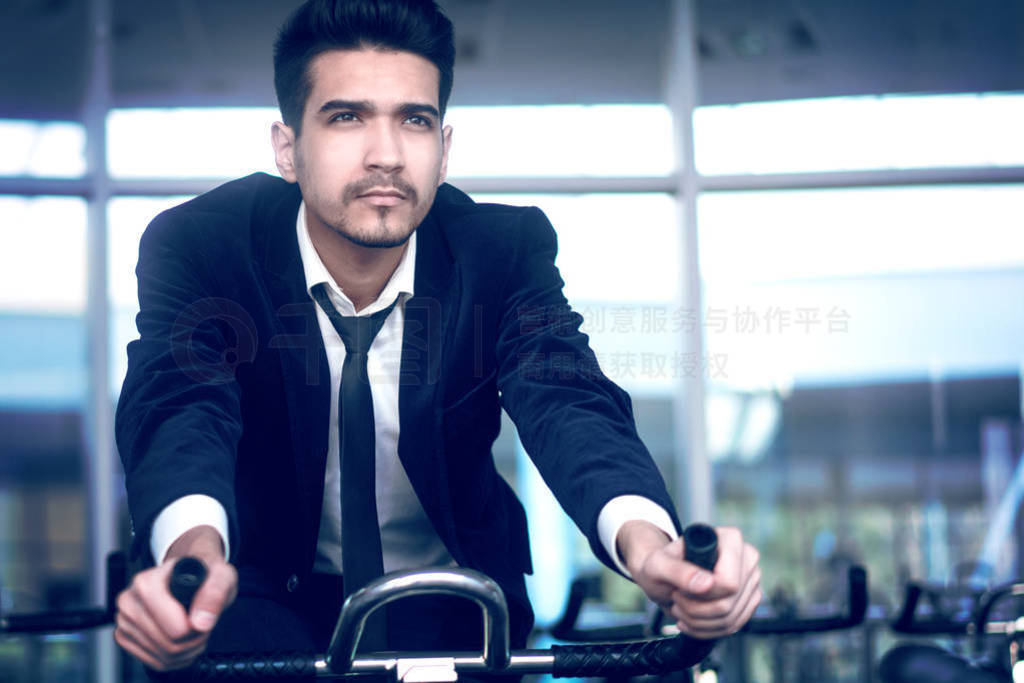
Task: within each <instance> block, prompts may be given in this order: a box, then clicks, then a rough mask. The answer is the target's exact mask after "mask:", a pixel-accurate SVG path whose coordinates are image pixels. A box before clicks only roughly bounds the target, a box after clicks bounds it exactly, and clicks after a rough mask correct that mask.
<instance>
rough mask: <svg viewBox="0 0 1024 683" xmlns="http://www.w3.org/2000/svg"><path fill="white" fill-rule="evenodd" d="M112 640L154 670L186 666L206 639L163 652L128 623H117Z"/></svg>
mask: <svg viewBox="0 0 1024 683" xmlns="http://www.w3.org/2000/svg"><path fill="white" fill-rule="evenodd" d="M114 640H115V641H116V642H117V644H118V645H120V646H121V647H122V648H123V649H124V650H125V651H126V652H128V653H129V654H130V655H132V656H133V657H136V658H137V659H139V660H140V661H141V662H142V663H143V664H145V665H146V666H148V667H149V668H151V669H154V670H156V671H169V670H171V669H181V668H184V667H187V666H188V665H190V664H191V663H192V662H193V661H195V659H196V658H197V657H198V656H199V655H200V654H202V652H203V650H204V649H205V648H206V639H205V638H203V639H202V642H201V643H199V644H196V645H194V646H192V647H190V648H187V649H184V650H181V651H180V652H176V653H173V654H172V653H168V652H163V651H161V650H160V649H159V648H154V647H153V646H152V645H151V644H150V643H149V642H148V641H147V640H146V638H145V636H144V635H143V634H141V633H139V632H137V631H135V630H134V629H133V628H132V627H131V626H130V625H128V626H122V625H119V626H118V627H117V628H116V629H115V630H114Z"/></svg>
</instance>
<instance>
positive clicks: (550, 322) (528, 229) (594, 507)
mask: <svg viewBox="0 0 1024 683" xmlns="http://www.w3.org/2000/svg"><path fill="white" fill-rule="evenodd" d="M515 232H516V237H517V239H518V244H517V247H516V249H517V251H516V255H515V257H514V258H513V260H512V262H513V267H512V268H511V270H510V271H509V275H508V280H507V282H506V283H505V286H504V293H503V304H504V314H503V316H502V319H501V322H500V330H499V333H498V342H497V358H498V364H499V365H498V373H499V375H498V388H499V390H500V392H501V397H502V404H503V406H504V408H505V410H506V411H507V412H508V413H509V415H510V416H511V418H512V420H513V421H514V422H515V424H516V427H517V429H518V431H519V436H520V439H521V440H522V442H523V446H524V447H525V449H526V452H527V453H528V454H529V455H530V457H531V458H532V459H533V461H534V463H535V464H536V465H537V468H538V470H539V471H540V473H541V476H542V477H543V478H544V481H545V482H546V483H547V485H548V486H549V487H550V488H551V490H552V492H553V493H554V494H555V496H556V498H557V499H558V501H559V503H560V504H561V505H562V507H563V508H564V509H565V511H566V512H567V513H568V514H569V516H570V517H571V518H572V519H573V521H574V522H575V523H576V525H577V526H579V528H580V529H581V530H582V531H583V533H584V534H585V535H586V536H587V538H588V540H589V541H590V546H591V548H592V549H593V552H594V554H595V555H596V556H597V557H598V559H600V560H601V561H602V562H603V563H605V564H606V565H608V566H609V567H612V568H613V569H614V568H615V564H614V562H613V561H612V559H611V558H610V557H609V556H608V553H607V552H606V551H605V549H604V547H603V545H602V543H601V542H600V540H599V537H598V532H597V518H598V515H599V513H600V511H601V508H602V507H603V506H604V505H605V503H607V502H608V501H610V500H611V499H612V498H615V497H616V496H620V495H640V496H644V497H646V498H649V499H651V500H653V501H654V502H656V503H658V504H659V505H661V506H662V507H664V508H665V509H666V510H668V511H669V513H670V515H671V516H672V521H673V523H674V524H675V525H676V527H677V529H678V526H679V521H678V519H677V518H676V516H675V508H674V507H673V505H672V501H671V499H670V497H669V495H668V492H667V490H666V488H665V484H664V480H663V479H662V477H661V474H660V473H659V472H658V469H657V467H656V466H655V464H654V461H653V459H652V458H651V456H650V453H649V452H648V451H647V448H646V447H645V446H644V445H643V443H642V442H641V441H640V439H639V437H638V435H637V433H636V427H635V424H634V421H633V412H632V404H631V402H630V400H629V396H628V395H627V394H626V392H624V391H623V390H622V389H620V388H619V387H618V386H616V385H615V384H614V383H613V382H611V381H610V380H609V379H608V378H607V377H605V376H604V374H603V373H602V372H601V370H600V368H599V366H598V363H597V359H596V357H595V356H594V353H593V351H591V349H590V346H589V343H588V337H587V335H586V334H584V333H583V332H581V331H580V325H581V324H582V322H583V318H582V317H581V316H580V315H579V314H578V313H576V312H574V311H572V310H571V308H570V307H569V305H568V302H567V301H566V299H565V296H564V295H563V294H562V287H563V285H564V283H563V281H562V279H561V276H560V275H559V273H558V269H557V268H556V267H555V254H556V252H557V242H556V237H555V232H554V230H553V228H552V227H551V224H550V223H549V222H548V220H547V218H546V217H545V216H544V214H543V213H542V212H541V211H540V210H539V209H536V208H532V209H529V210H528V211H527V212H525V213H524V214H523V216H522V219H521V221H520V225H519V226H518V229H517V230H516V231H515Z"/></svg>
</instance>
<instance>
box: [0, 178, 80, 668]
mask: <svg viewBox="0 0 1024 683" xmlns="http://www.w3.org/2000/svg"><path fill="white" fill-rule="evenodd" d="M85 231H86V204H85V202H84V201H83V200H81V199H77V198H68V197H10V196H6V197H0V344H2V349H3V351H2V352H0V444H2V448H0V451H2V457H0V589H2V598H3V600H2V603H0V609H2V610H3V611H4V612H10V611H15V612H31V611H41V610H47V609H67V608H74V607H80V606H82V605H84V604H85V603H87V602H88V594H87V583H86V572H87V558H88V557H89V552H88V547H87V546H86V541H85V538H86V533H85V531H86V530H85V520H86V515H85V509H86V504H85V499H86V493H85V486H84V479H85V478H84V476H83V467H82V458H83V456H82V454H83V451H84V444H83V441H82V435H83V414H84V412H85V411H84V409H85V396H86V374H87V368H86V341H87V340H86V327H85V320H84V311H85V303H86V302H85V275H86V264H85V248H84V247H85ZM84 655H85V644H84V642H83V640H82V638H81V637H78V636H71V637H58V638H48V639H45V640H39V639H24V640H21V639H18V640H7V641H5V642H4V643H3V648H0V678H3V679H4V680H28V679H29V677H31V676H44V677H51V678H54V679H59V678H67V677H69V676H71V677H77V676H79V675H81V673H82V669H81V667H82V666H83V662H84Z"/></svg>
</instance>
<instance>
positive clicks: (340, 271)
mask: <svg viewBox="0 0 1024 683" xmlns="http://www.w3.org/2000/svg"><path fill="white" fill-rule="evenodd" d="M307 225H308V226H309V238H310V241H311V242H312V243H313V248H314V249H316V253H317V254H318V255H319V256H320V260H321V261H323V262H324V266H325V267H326V268H327V272H328V273H330V274H331V277H333V278H334V281H335V282H336V283H338V286H339V287H341V290H342V291H343V292H345V296H347V297H348V298H349V300H351V301H352V305H353V306H354V307H355V309H356V311H357V312H358V311H361V310H362V309H364V308H366V307H367V306H369V305H370V304H372V303H373V302H374V301H376V300H377V298H378V297H380V294H381V292H383V291H384V287H385V286H386V285H387V283H388V280H390V279H391V276H392V275H393V274H394V272H395V269H396V268H398V263H399V262H400V261H401V260H402V255H403V254H404V253H405V249H406V247H407V246H408V244H409V243H408V242H406V243H405V244H402V245H400V246H397V247H384V248H371V247H363V246H360V245H358V244H355V243H354V242H352V241H350V240H348V239H346V238H345V237H343V236H341V235H339V234H338V233H336V232H335V231H334V230H331V229H330V228H328V227H326V226H322V225H320V224H319V223H318V222H317V221H310V220H309V216H308V214H307Z"/></svg>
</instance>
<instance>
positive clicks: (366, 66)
mask: <svg viewBox="0 0 1024 683" xmlns="http://www.w3.org/2000/svg"><path fill="white" fill-rule="evenodd" d="M309 73H310V79H311V84H312V86H313V87H312V90H311V92H310V101H309V103H308V104H309V105H313V106H307V111H308V110H312V111H316V110H317V108H318V107H319V106H320V105H321V104H323V103H324V102H327V101H329V100H334V99H345V100H372V101H376V102H380V103H388V102H417V103H424V104H432V105H434V106H435V107H436V106H437V105H438V96H439V94H438V91H439V89H440V82H441V74H440V72H439V71H438V69H437V67H436V66H434V64H433V63H432V62H430V60H428V59H426V58H424V57H421V56H420V55H417V54H413V53H412V52H402V51H395V50H380V49H375V48H372V49H371V48H368V49H361V50H328V51H327V52H322V53H320V54H319V55H317V56H316V57H314V58H313V61H312V62H311V63H310V67H309Z"/></svg>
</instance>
